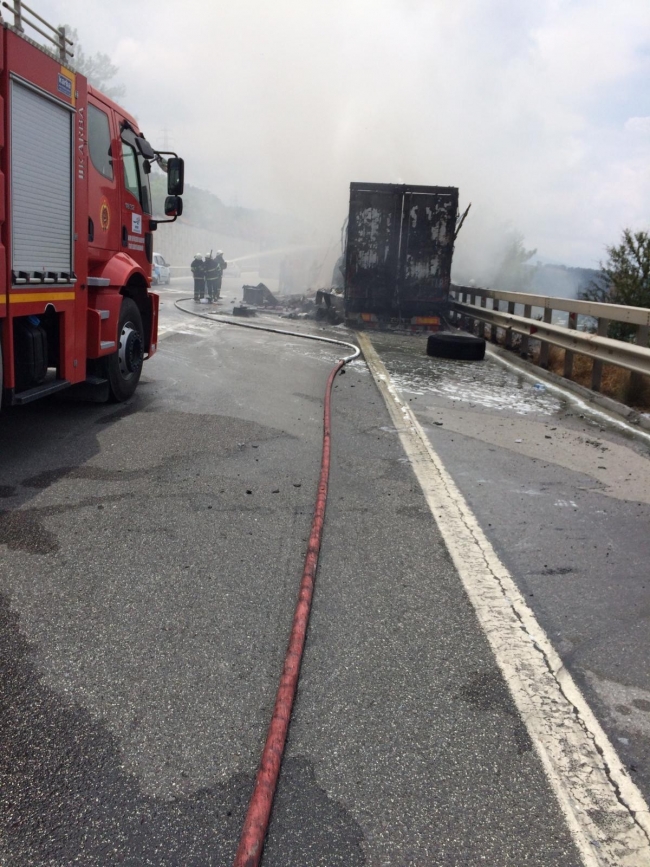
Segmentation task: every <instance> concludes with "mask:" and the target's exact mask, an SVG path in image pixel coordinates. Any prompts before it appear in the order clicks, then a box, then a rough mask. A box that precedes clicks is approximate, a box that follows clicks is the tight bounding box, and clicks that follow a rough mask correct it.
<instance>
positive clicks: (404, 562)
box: [0, 281, 650, 867]
mask: <svg viewBox="0 0 650 867" xmlns="http://www.w3.org/2000/svg"><path fill="white" fill-rule="evenodd" d="M172 286H173V288H172V289H171V290H162V292H161V296H162V298H163V302H164V304H163V307H162V314H161V331H162V332H163V334H164V336H163V339H162V340H161V343H160V349H159V352H158V354H157V355H156V356H155V358H154V359H152V360H151V362H148V363H147V364H146V366H145V373H144V375H143V379H142V381H141V384H140V386H139V389H138V392H137V394H136V396H135V398H134V399H132V401H130V402H129V403H127V404H123V405H119V406H115V405H112V406H111V405H92V404H87V403H77V402H73V401H71V400H67V399H65V398H64V397H61V398H59V399H58V400H55V399H51V400H49V401H46V402H42V403H36V404H32V405H29V406H27V407H24V408H21V409H19V410H14V411H10V412H7V413H4V414H3V417H2V423H1V424H0V441H1V443H2V445H1V448H2V461H3V475H2V487H1V488H0V495H1V496H2V498H3V499H2V508H3V511H2V512H1V514H0V543H1V544H2V546H3V548H2V550H3V559H2V564H1V566H0V594H1V596H0V601H1V608H0V720H1V722H0V737H1V738H2V749H1V750H0V823H1V824H0V827H1V828H2V833H1V835H0V863H3V864H7V865H12V867H13V865H16V867H23V865H57V867H58V865H70V864H81V865H106V864H126V865H156V867H162V865H197V867H198V865H219V867H221V865H227V864H229V863H231V862H232V858H233V856H234V853H235V849H236V846H237V840H238V835H239V831H240V829H241V825H242V822H243V817H244V814H245V810H246V806H247V803H248V799H249V797H250V793H251V789H252V783H253V779H254V775H255V771H256V768H257V764H258V761H259V755H260V752H261V748H262V746H263V742H264V738H265V733H266V727H267V724H268V721H269V717H270V711H271V707H272V704H273V700H274V697H275V690H276V686H277V680H278V676H279V673H280V670H281V666H282V660H283V656H284V650H285V647H286V641H287V637H288V632H289V628H290V624H291V617H292V613H293V605H294V602H295V596H296V591H297V587H298V582H299V578H300V574H301V571H302V561H303V557H304V553H305V547H306V540H307V538H308V533H309V528H310V524H311V510H312V506H313V501H314V496H315V490H316V483H317V478H318V471H319V462H320V450H321V423H322V416H321V411H322V397H323V390H324V386H325V381H326V379H327V375H328V373H329V370H330V368H331V366H332V364H333V362H334V360H335V359H336V357H337V354H338V353H337V352H336V350H335V349H334V348H330V347H326V346H323V345H319V344H315V343H311V342H307V341H301V340H300V339H299V338H288V337H278V336H276V335H271V334H260V333H255V332H249V331H245V330H243V329H236V328H232V327H229V326H227V325H220V324H216V323H211V322H207V321H204V320H199V319H189V318H188V317H186V316H185V315H184V314H181V313H179V312H178V311H176V310H174V308H173V304H172V302H173V299H174V298H176V297H179V296H180V294H182V293H183V290H184V284H183V283H182V281H181V282H179V283H176V284H172ZM234 288H235V283H234V282H232V283H231V284H229V283H228V282H227V281H224V289H225V290H226V291H225V292H224V299H225V301H224V306H225V302H226V301H229V297H235V295H234V294H232V292H230V290H234ZM278 324H282V325H285V326H286V324H287V323H286V322H282V323H278ZM299 327H302V328H306V329H307V328H313V326H310V325H307V324H303V323H299ZM395 350H396V348H395V347H391V346H386V347H383V348H382V352H383V351H385V355H386V363H387V364H389V365H390V366H392V368H393V369H394V372H395V374H396V376H398V375H400V374H401V373H404V374H405V375H406V374H407V373H408V372H409V371H406V370H401V369H398V368H399V364H400V363H402V362H400V361H399V356H400V355H403V352H402V351H400V352H397V351H395ZM407 366H408V365H407ZM410 372H411V373H412V370H411V371H410ZM411 385H412V384H411ZM401 386H402V387H404V388H406V387H410V386H409V385H408V384H405V383H404V382H401ZM517 388H518V386H517ZM508 390H509V387H508V388H506V389H505V390H504V391H503V393H505V392H506V391H508ZM425 392H426V393H425ZM333 397H334V399H333V456H332V473H331V486H330V497H329V503H328V514H327V519H326V524H325V535H324V541H323V548H322V553H321V560H320V567H319V573H318V579H317V585H316V593H315V598H314V607H313V612H312V619H311V623H310V630H309V636H308V641H307V649H306V656H305V660H304V664H303V668H302V675H301V682H300V687H299V692H298V698H297V703H296V707H295V709H294V718H293V721H292V727H291V730H290V735H289V742H288V746H287V753H286V757H285V762H284V765H283V769H282V775H281V780H280V786H279V791H278V795H277V800H276V804H275V808H274V812H273V816H272V822H271V827H270V832H269V836H268V839H267V843H266V847H265V852H264V860H263V864H264V865H265V867H294V865H295V867H299V865H300V867H310V865H327V867H334V865H357V864H358V865H371V867H379V865H382V867H383V865H398V867H401V865H414V867H415V865H418V867H421V865H445V867H446V865H476V864H487V865H522V864H527V865H545V867H546V865H548V867H551V865H553V867H556V865H562V867H565V865H566V867H572V865H578V864H580V863H581V860H580V857H579V856H578V853H577V850H576V849H575V846H574V844H573V842H572V838H571V836H570V834H569V831H568V830H567V827H566V825H565V822H564V819H563V817H562V814H561V811H560V808H559V806H558V804H557V802H556V799H555V796H554V794H553V793H552V791H551V789H550V787H549V784H548V782H547V778H546V776H545V774H544V771H543V769H542V765H541V762H540V760H539V758H538V755H537V752H536V751H535V750H534V749H533V748H532V744H531V741H530V738H529V736H528V733H527V730H526V727H525V726H524V724H523V722H522V720H521V718H520V716H519V714H518V712H517V710H516V708H515V706H514V704H513V701H512V699H511V697H510V693H509V691H508V689H507V687H506V685H505V683H504V681H503V679H502V676H501V674H500V671H499V669H498V667H497V665H496V662H495V660H494V658H493V656H492V653H491V650H490V648H489V646H488V643H487V640H486V638H485V635H484V634H483V632H482V631H481V629H480V627H479V625H478V622H477V620H476V616H475V614H474V610H473V608H472V606H471V604H470V602H469V600H468V598H467V596H466V594H465V591H464V590H463V587H462V585H461V583H460V581H459V578H458V575H457V573H456V570H455V568H454V566H453V564H452V562H451V560H450V557H449V554H448V552H447V549H446V546H445V544H444V543H443V541H442V539H441V536H440V533H439V531H438V529H437V527H436V524H435V522H434V521H433V519H432V516H431V513H430V511H429V509H428V507H427V505H426V503H425V500H424V497H423V495H422V492H421V490H420V488H419V486H418V484H417V482H416V480H415V478H414V476H413V473H412V470H411V467H410V466H409V463H408V461H407V460H406V459H405V456H404V452H403V450H402V447H401V445H400V443H399V441H398V439H397V437H396V436H395V433H394V430H393V428H392V426H391V423H390V420H389V416H388V413H387V410H386V407H385V405H384V403H383V401H382V399H381V397H380V395H379V393H378V392H377V389H376V388H375V385H374V383H373V381H372V380H371V377H370V376H369V374H368V372H367V370H366V368H365V367H364V365H363V363H362V362H358V363H354V364H353V365H351V366H350V368H349V369H348V370H347V372H346V374H345V375H343V376H339V377H338V378H337V380H336V383H335V390H334V395H333ZM415 397H417V401H418V412H420V411H421V412H422V417H423V418H424V419H425V421H426V422H427V424H429V425H430V427H431V430H432V431H434V428H435V431H434V432H435V437H436V448H438V449H440V451H441V453H443V454H444V457H445V460H448V461H449V468H450V472H452V473H453V474H454V476H455V477H456V479H457V483H458V485H459V486H460V487H462V488H463V490H464V493H465V495H466V497H467V499H468V500H469V501H470V502H471V504H472V506H473V507H474V508H475V509H476V512H477V515H478V516H479V518H480V520H481V522H482V524H483V526H484V528H485V530H486V532H488V533H490V534H492V539H493V543H494V544H495V545H496V546H498V548H499V550H500V552H501V553H502V556H503V557H504V559H506V560H507V561H508V565H509V566H510V568H511V569H512V571H513V574H515V575H516V577H517V578H518V580H520V581H521V582H522V586H525V587H526V589H527V590H528V591H529V592H530V593H534V594H535V596H534V600H535V605H536V606H537V605H538V606H539V616H540V620H542V621H543V625H545V627H546V628H547V630H548V631H549V634H551V635H552V636H553V637H554V639H557V641H558V643H559V645H560V646H559V649H560V650H561V652H562V653H563V654H565V655H566V658H567V661H568V662H570V663H571V665H572V666H574V668H575V670H576V671H577V672H578V673H580V674H581V677H582V683H583V685H584V686H585V689H586V690H587V691H589V695H590V696H591V697H592V698H593V700H594V703H595V705H596V706H597V707H598V708H599V710H600V712H601V714H602V717H603V719H604V720H605V722H607V724H608V725H610V728H611V730H612V731H614V732H615V733H619V734H620V737H623V738H625V739H626V740H627V743H625V744H624V743H623V742H620V743H617V746H620V748H621V751H625V750H629V751H630V752H629V761H630V763H631V762H632V761H635V762H637V763H638V775H639V778H640V781H641V782H643V780H644V779H647V776H646V777H644V776H643V775H644V774H647V755H646V753H645V752H644V750H646V749H647V744H648V741H647V731H646V730H643V731H641V729H642V726H643V725H645V724H646V720H647V719H648V718H649V716H650V715H649V714H648V713H647V711H648V709H650V705H649V706H648V708H646V706H645V705H644V702H646V704H648V702H647V698H646V697H647V696H648V692H647V691H648V690H649V689H650V686H649V685H648V683H647V674H648V666H647V664H645V663H646V661H647V650H648V647H647V644H645V645H644V643H643V642H644V640H646V641H647V630H646V635H645V638H644V635H643V634H642V632H643V630H642V628H641V625H640V624H642V622H643V618H644V617H645V618H646V619H645V623H646V626H647V617H648V607H647V595H645V597H644V596H643V592H644V591H645V581H644V580H643V581H642V577H643V578H644V576H642V574H641V572H642V569H641V566H640V564H641V563H642V562H643V558H645V562H646V563H647V534H646V535H644V534H643V533H642V531H641V527H642V522H643V521H644V520H645V522H646V524H645V526H646V527H647V518H648V504H647V498H646V500H644V499H643V498H642V497H641V495H640V493H638V492H639V490H640V488H639V484H640V482H639V479H641V476H640V475H639V474H640V473H642V472H644V471H645V470H642V469H641V468H642V467H645V465H646V464H645V463H643V462H644V461H645V462H646V463H647V455H646V454H645V453H644V452H643V449H642V448H641V447H640V446H637V445H635V444H634V443H632V442H631V441H627V440H622V439H621V437H620V436H619V435H617V434H614V433H612V432H611V431H600V430H596V431H592V430H591V428H589V430H586V429H585V431H584V432H583V430H582V428H583V427H585V425H584V424H582V420H581V419H578V418H576V417H575V415H573V416H572V415H570V414H569V413H570V411H567V409H566V408H565V407H555V406H554V405H551V404H549V406H548V408H547V409H548V412H547V411H546V409H544V410H543V411H539V405H538V406H537V410H536V412H537V414H536V415H534V416H533V415H531V414H530V413H529V414H527V415H521V414H518V412H517V410H516V409H513V408H512V407H511V406H506V407H502V406H499V405H496V404H491V405H489V406H483V405H479V404H477V403H475V405H474V406H471V407H470V406H469V403H467V419H466V418H465V417H462V418H461V417H460V416H463V415H464V412H465V403H464V402H463V401H464V398H457V400H456V403H454V402H453V401H454V398H450V397H449V396H448V395H444V394H440V393H439V392H437V391H436V390H435V389H434V390H431V391H426V390H425V389H424V388H423V387H421V385H419V386H418V389H417V394H415V393H414V394H413V398H415ZM537 399H540V400H541V398H539V396H538V398H537ZM479 415H480V419H479ZM434 416H435V419H434ZM495 419H496V420H498V419H500V420H501V421H502V423H503V424H504V425H506V426H507V431H508V433H507V436H506V434H504V433H503V432H498V431H496V432H495V431H492V428H491V427H490V424H492V421H490V420H495ZM435 421H442V422H443V424H442V425H436V424H434V422H435ZM511 422H512V425H513V427H512V430H511V429H510V427H509V425H510V423H511ZM494 423H495V424H498V423H499V422H498V421H495V422H494ZM522 425H523V426H524V427H522ZM534 425H537V426H538V427H534ZM545 425H548V429H549V430H550V429H551V428H555V429H556V430H554V431H553V433H552V434H549V435H550V436H555V437H558V438H560V433H559V432H560V431H562V432H564V433H563V436H564V439H565V445H566V447H567V449H569V446H571V447H575V448H574V453H575V455H576V457H575V460H574V458H572V457H567V458H566V459H563V462H560V463H558V462H555V463H554V462H553V461H552V460H551V456H550V453H549V454H547V452H544V459H543V461H542V458H541V456H539V455H538V456H536V457H535V456H533V455H531V454H529V453H528V452H527V451H526V449H525V448H524V446H525V445H526V443H527V438H528V436H529V434H530V433H531V431H532V430H533V429H534V430H535V431H536V432H537V431H538V429H539V433H540V437H539V438H538V439H539V443H538V446H539V448H544V447H545V442H546V440H545V442H542V439H541V438H542V437H544V438H545V437H546V434H545V433H541V431H542V429H544V430H545V429H546V428H545ZM515 427H516V430H515ZM512 433H517V434H521V435H517V436H514V437H511V434H512ZM585 434H587V435H588V437H589V439H595V440H598V441H599V442H600V443H601V445H600V446H595V445H589V446H585V445H584V443H583V444H582V445H580V443H579V442H578V440H579V437H582V438H583V440H584V439H585ZM574 435H575V436H574ZM432 436H433V434H432ZM499 437H501V439H499ZM508 437H511V438H512V439H515V440H518V439H521V440H522V443H516V444H515V445H513V444H512V443H511V441H510V439H508ZM572 437H574V438H573V439H572ZM572 444H573V445H572ZM583 446H584V447H583ZM603 446H604V447H605V448H609V449H613V448H614V446H616V447H620V448H621V449H625V450H627V452H629V456H630V458H629V459H630V463H629V473H630V478H631V480H632V481H631V482H629V483H627V482H624V481H622V480H621V479H618V477H617V479H618V481H617V480H616V479H614V480H613V481H611V480H610V481H609V482H608V481H607V480H606V479H604V480H600V477H599V480H598V481H597V480H596V479H595V478H594V477H593V473H595V472H596V470H595V469H594V470H593V473H592V471H591V464H589V467H587V466H586V464H585V463H580V461H581V460H582V458H581V457H580V455H583V453H584V455H591V454H592V452H591V451H590V449H593V452H594V453H598V454H599V457H598V461H599V465H600V464H601V463H602V464H603V465H604V464H605V463H606V459H604V458H603V459H602V462H601V457H600V455H601V454H602V448H603ZM531 449H532V446H531ZM599 449H600V450H601V451H599ZM610 453H611V452H610ZM567 454H573V453H572V452H570V451H568V452H567ZM585 461H586V458H585ZM567 463H570V466H567ZM597 466H598V465H597ZM601 472H602V471H601ZM626 484H627V485H632V486H634V490H635V496H634V499H633V500H630V499H629V498H628V499H626V498H625V497H624V496H623V494H624V493H625V485H626ZM524 488H525V490H524ZM645 490H646V493H647V490H648V488H647V487H646V489H645ZM527 491H529V492H532V491H538V492H539V494H538V495H533V493H526V492H527ZM551 499H552V502H551ZM560 500H561V501H563V502H564V501H566V503H568V504H569V505H557V503H559V501H560ZM572 503H575V504H576V505H575V506H573V505H570V504H572ZM513 504H514V505H513ZM601 512H603V513H605V514H604V515H603V514H601ZM490 525H492V526H490ZM623 525H625V531H623V529H622V527H623ZM533 526H534V527H535V529H534V531H531V530H530V529H529V528H530V527H533ZM555 527H562V532H559V531H558V530H555V529H554V528H555ZM619 530H620V533H621V534H622V535H617V534H618V533H619ZM614 541H616V545H615V546H614ZM610 542H611V543H612V545H611V546H610ZM592 545H596V546H597V547H596V548H595V549H593V550H592V548H591V546H592ZM644 545H645V546H646V547H645V548H644ZM607 551H609V556H608V557H606V555H607ZM601 558H606V559H607V561H608V562H609V563H612V564H613V563H616V567H615V570H614V569H613V567H612V568H611V569H609V571H608V568H606V567H605V566H604V565H602V563H604V559H602V560H601ZM635 558H636V559H635ZM568 569H571V570H572V571H562V570H568ZM618 575H620V576H622V577H621V580H620V581H619V582H618V583H617V584H616V586H612V585H613V584H614V577H615V576H618ZM644 599H645V601H643V600H644ZM644 606H645V607H644ZM608 608H609V609H610V610H609V611H608V610H607V609H608ZM608 617H609V618H610V619H611V621H612V623H613V625H611V626H610V628H609V629H607V625H606V621H607V618H608ZM635 625H636V626H638V631H637V632H634V633H633V634H630V632H631V630H633V628H635ZM626 634H627V636H628V637H627V638H626ZM617 660H618V667H617ZM588 673H589V674H588ZM616 690H621V692H620V693H619V692H616ZM619 695H620V701H619ZM612 696H614V698H612ZM614 703H616V704H617V705H618V704H620V708H626V709H627V710H622V709H620V710H619V711H618V712H617V713H618V714H619V716H618V717H612V718H611V719H610V718H609V716H608V714H609V712H610V709H611V708H612V707H614V706H615V704H614ZM643 714H645V716H643ZM639 719H641V722H638V720H639ZM644 738H646V739H645V740H644ZM625 755H626V757H627V756H628V754H627V753H625Z"/></svg>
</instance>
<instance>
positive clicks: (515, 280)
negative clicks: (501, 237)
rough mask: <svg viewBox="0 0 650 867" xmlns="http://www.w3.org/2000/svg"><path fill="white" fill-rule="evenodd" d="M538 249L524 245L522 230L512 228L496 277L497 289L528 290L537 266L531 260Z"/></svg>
mask: <svg viewBox="0 0 650 867" xmlns="http://www.w3.org/2000/svg"><path fill="white" fill-rule="evenodd" d="M536 253H537V250H527V249H526V248H525V247H524V236H523V235H522V234H521V232H516V231H514V230H511V231H509V232H508V240H507V246H506V250H505V253H504V254H503V259H502V261H501V264H500V265H499V270H498V271H497V274H496V277H495V278H494V286H495V289H500V290H501V291H502V292H527V291H528V288H529V287H530V283H531V280H532V279H533V276H534V274H535V266H534V265H531V264H530V260H531V259H532V258H533V256H535V254H536Z"/></svg>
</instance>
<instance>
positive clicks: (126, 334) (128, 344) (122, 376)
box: [107, 298, 144, 402]
mask: <svg viewBox="0 0 650 867" xmlns="http://www.w3.org/2000/svg"><path fill="white" fill-rule="evenodd" d="M143 361H144V330H143V328H142V317H141V316H140V311H139V310H138V305H137V304H136V303H135V301H133V299H131V298H125V299H124V300H123V301H122V307H121V308H120V321H119V324H118V327H117V352H114V353H113V355H111V356H109V357H108V359H107V367H108V370H107V376H108V382H109V386H110V390H111V398H112V399H113V400H114V401H117V402H121V401H123V400H127V399H128V398H129V397H131V395H132V394H133V392H134V391H135V389H136V387H137V385H138V382H139V380H140V374H141V373H142V363H143Z"/></svg>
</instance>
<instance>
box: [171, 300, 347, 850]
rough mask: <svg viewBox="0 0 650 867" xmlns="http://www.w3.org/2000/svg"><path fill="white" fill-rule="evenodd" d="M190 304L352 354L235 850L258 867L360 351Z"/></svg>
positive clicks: (327, 414) (327, 432)
mask: <svg viewBox="0 0 650 867" xmlns="http://www.w3.org/2000/svg"><path fill="white" fill-rule="evenodd" d="M189 300H191V299H189V298H181V299H179V301H176V302H175V306H176V307H177V308H178V309H179V310H182V311H183V312H184V313H189V314H191V315H193V316H200V317H201V318H202V319H207V320H209V321H210V322H221V323H225V324H227V325H238V326H239V327H240V328H251V329H253V330H254V331H269V332H271V333H272V334H283V335H289V336H291V337H304V338H307V339H308V340H318V341H320V342H322V343H333V344H337V345H339V346H346V347H348V348H349V349H352V350H354V351H353V353H352V354H351V355H348V356H346V357H345V358H342V359H340V360H339V361H337V363H336V364H335V365H334V367H333V368H332V370H331V371H330V375H329V377H328V379H327V385H326V387H325V407H324V413H323V454H322V459H321V468H320V478H319V481H318V493H317V495H316V504H315V506H314V517H313V520H312V525H311V533H310V536H309V545H308V547H307V554H306V555H305V565H304V567H303V572H302V580H301V582H300V591H299V594H298V601H297V603H296V608H295V611H294V615H293V625H292V627H291V635H290V636H289V646H288V647H287V653H286V656H285V660H284V667H283V669H282V675H281V677H280V685H279V687H278V691H277V694H276V697H275V706H274V708H273V716H272V717H271V722H270V724H269V727H268V731H267V736H266V744H265V745H264V750H263V752H262V758H261V760H260V766H259V769H258V771H257V777H256V778H255V786H254V788H253V794H252V796H251V800H250V803H249V805H248V812H247V814H246V819H245V820H244V827H243V830H242V833H241V837H240V839H239V847H238V849H237V855H236V857H235V862H234V867H257V865H259V863H260V860H261V858H262V849H263V846H264V839H265V837H266V832H267V829H268V826H269V819H270V817H271V808H272V806H273V798H274V796H275V790H276V787H277V783H278V777H279V775H280V766H281V764H282V757H283V754H284V747H285V743H286V740H287V732H288V730H289V722H290V720H291V710H292V708H293V702H294V698H295V695H296V689H297V687H298V676H299V674H300V663H301V661H302V654H303V650H304V647H305V639H306V636H307V625H308V623H309V613H310V611H311V602H312V597H313V593H314V582H315V579H316V569H317V568H318V554H319V551H320V546H321V540H322V537H323V524H324V522H325V506H326V504H327V489H328V484H329V471H330V454H331V425H330V420H331V398H332V385H333V383H334V378H335V376H336V375H337V373H338V372H339V371H340V370H341V368H343V366H344V365H345V364H347V363H348V362H349V361H352V360H353V359H355V358H358V356H359V355H360V350H359V347H358V346H355V345H354V344H352V343H346V342H345V341H343V340H335V339H334V338H330V337H319V336H318V335H315V334H302V333H300V332H299V331H287V330H285V329H282V328H271V327H267V326H264V325H252V324H250V323H248V322H235V321H233V320H231V319H228V318H226V317H223V316H221V317H219V316H211V315H209V314H207V313H201V312H198V311H195V310H187V309H186V308H185V307H181V306H180V302H181V301H189Z"/></svg>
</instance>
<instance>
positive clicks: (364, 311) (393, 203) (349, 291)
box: [344, 183, 458, 327]
mask: <svg viewBox="0 0 650 867" xmlns="http://www.w3.org/2000/svg"><path fill="white" fill-rule="evenodd" d="M457 225H458V189H457V188H456V187H431V186H409V185H404V184H374V183H352V184H350V212H349V219H348V230H347V245H346V255H345V289H344V293H345V294H344V298H345V317H346V319H347V320H348V321H350V322H351V324H359V325H361V324H370V323H372V324H381V323H386V324H404V325H408V326H411V325H413V326H434V327H435V326H437V325H438V324H439V323H440V317H442V316H444V315H445V313H446V312H447V309H448V304H449V285H450V280H451V260H452V254H453V249H454V241H455V239H456V234H457Z"/></svg>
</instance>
